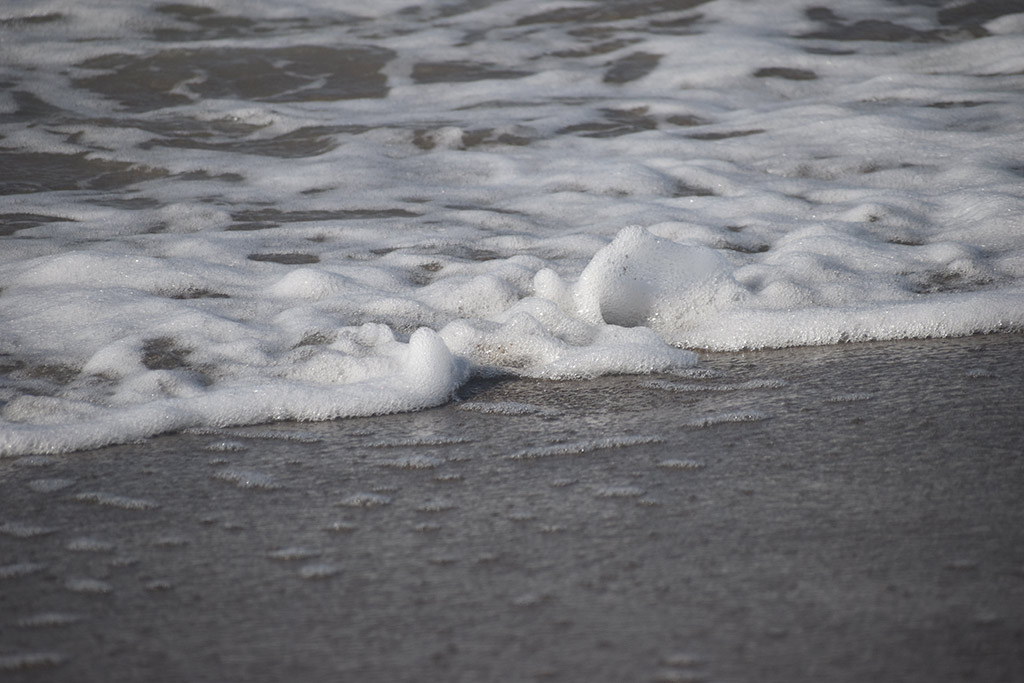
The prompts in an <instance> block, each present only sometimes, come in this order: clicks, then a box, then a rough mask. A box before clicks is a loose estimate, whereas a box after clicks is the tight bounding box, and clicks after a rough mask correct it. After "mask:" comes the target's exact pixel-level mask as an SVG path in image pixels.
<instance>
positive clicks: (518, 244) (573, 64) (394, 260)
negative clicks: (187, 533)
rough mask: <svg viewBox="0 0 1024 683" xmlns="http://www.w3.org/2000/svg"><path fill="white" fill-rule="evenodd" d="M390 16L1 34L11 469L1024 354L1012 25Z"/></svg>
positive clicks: (786, 0)
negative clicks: (800, 372) (433, 410)
mask: <svg viewBox="0 0 1024 683" xmlns="http://www.w3.org/2000/svg"><path fill="white" fill-rule="evenodd" d="M364 5H365V3H364V4H363V5H358V4H357V3H340V5H339V3H336V2H324V1H323V0H299V1H298V2H295V3H292V4H290V5H288V6H287V7H282V6H280V5H279V4H275V3H271V2H265V1H264V0H257V1H256V2H252V3H248V4H247V5H246V7H245V10H244V12H242V11H241V10H240V9H239V7H238V6H237V4H236V3H231V2H226V1H221V0H211V1H210V2H205V3H204V10H203V12H193V11H191V10H189V9H188V8H187V7H185V6H183V5H173V4H166V3H162V2H128V1H127V0H118V1H115V2H107V1H103V2H101V1H100V0H81V1H77V2H70V1H68V0H26V1H25V2H21V3H19V4H18V5H17V6H16V7H15V6H12V7H10V8H6V9H4V10H0V44H2V45H3V59H2V60H0V61H2V63H3V67H2V71H3V78H4V82H5V83H7V84H9V87H6V88H5V90H4V92H3V93H2V95H0V139H2V144H0V242H2V245H0V246H2V248H0V455H5V456H11V455H19V454H31V453H49V452H61V451H68V450H74V449H81V448H92V447H97V446H102V445H105V444H111V443H119V442H127V441H131V440H134V439H139V438H144V437H147V436H151V435H153V434H157V433H162V432H167V431H177V430H183V429H204V428H205V429H210V428H217V427H222V426H227V425H239V424H259V423H266V422H271V421H274V420H286V419H296V420H325V419H332V418H337V417H345V416H357V415H372V414H381V413H389V412H396V411H411V410H418V409H423V408H427V407H430V406H436V405H439V404H442V403H444V402H446V401H448V400H450V399H451V398H452V397H453V396H455V395H456V392H457V391H458V389H459V387H460V386H462V385H463V384H464V383H465V382H467V381H468V380H469V379H471V378H473V377H493V376H517V377H534V378H544V379H558V380H572V379H578V378H588V377H594V376H597V375H602V374H609V373H652V372H659V373H677V374H683V373H685V372H686V371H687V368H691V367H692V366H693V365H694V364H695V363H696V362H697V355H696V352H698V351H703V350H710V351H722V350H739V349H760V348H777V347H785V346H794V345H812V344H833V343H837V342H847V341H862V340H881V339H901V338H914V337H947V336H957V335H968V334H974V333H985V332H997V331H1020V330H1021V329H1022V328H1024V230H1021V227H1022V222H1021V216H1022V215H1024V212H1022V209H1024V189H1022V188H1024V183H1022V181H1021V179H1022V174H1024V172H1022V167H1021V161H1020V157H1021V150H1022V149H1024V122H1022V119H1021V117H1020V115H1019V114H1020V111H1021V107H1022V105H1024V101H1022V96H1021V89H1020V87H1019V85H1020V83H1019V81H1020V73H1021V72H1022V71H1024V57H1022V55H1024V33H1022V32H1021V30H1020V26H1021V22H1020V19H1019V14H1018V13H1014V12H1013V11H1012V9H1013V8H1010V7H1009V6H1008V5H1007V6H1006V7H1003V6H1002V5H1000V7H999V8H995V9H991V11H990V10H985V14H984V17H981V18H977V17H975V18H972V17H971V16H970V15H971V12H970V11H967V10H965V11H964V12H961V13H953V14H950V13H949V12H945V11H943V10H940V9H938V8H935V7H925V6H923V5H908V4H904V3H894V2H886V1H883V0H863V1H862V2H858V3H855V4H852V5H851V4H849V3H847V4H844V5H843V6H842V7H841V8H840V7H838V6H836V7H835V8H834V9H827V8H826V9H825V10H820V11H818V10H816V11H809V10H808V9H807V7H806V3H805V2H801V1H798V0H783V1H781V2H776V3H771V5H770V6H768V5H765V6H760V5H757V4H754V5H751V4H750V3H746V2H740V1H739V0H709V1H706V2H693V3H688V2H684V3H668V4H666V3H651V4H647V5H644V4H643V3H626V4H623V5H621V6H620V5H619V4H618V3H612V4H609V5H608V6H607V7H605V6H604V5H602V7H601V8H597V7H596V6H595V7H591V8H590V9H592V10H593V11H588V7H589V6H587V7H583V6H576V5H572V4H571V3H570V4H567V5H565V6H564V7H563V6H551V7H550V8H540V7H538V6H537V5H536V3H533V2H529V0H509V1H507V2H496V3H471V4H470V5H460V4H458V3H454V4H453V3H449V2H446V1H441V0H438V1H436V2H434V1H431V2H425V3H419V4H418V5H417V7H416V10H415V11H407V10H406V5H407V3H394V2H385V3H375V4H374V5H373V6H372V7H369V6H364ZM549 10H550V11H549ZM961 14H962V15H963V16H962V17H960V15H961ZM958 17H960V18H958ZM243 27H244V28H243ZM738 390H744V389H738Z"/></svg>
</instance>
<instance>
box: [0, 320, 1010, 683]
mask: <svg viewBox="0 0 1024 683" xmlns="http://www.w3.org/2000/svg"><path fill="white" fill-rule="evenodd" d="M1022 352H1024V336H1022V335H1016V334H1005V335H989V336H983V337H966V338H959V339H942V340H904V341H895V342H872V343H866V344H848V345H843V346H839V347H801V348H794V349H781V350H770V351H753V352H746V353H727V354H717V353H716V354H701V360H700V362H699V363H698V365H697V367H696V368H695V370H694V372H693V373H692V374H691V375H690V376H687V377H676V376H627V377H622V376H617V377H601V378H597V379H594V380H586V381H573V382H550V381H533V380H506V379H499V380H488V381H475V382H471V383H470V384H469V385H467V386H466V387H464V389H463V391H462V392H461V394H460V396H459V398H460V400H459V401H458V402H455V403H451V404H448V405H445V406H442V407H439V408H434V409H429V410H425V411H421V412H417V413H404V414H397V415H387V416H379V417H372V418H347V419H344V420H338V421H334V422H327V423H302V424H298V423H279V424H273V425H263V426H257V427H242V428H232V429H223V430H207V431H204V432H203V433H190V434H180V435H170V436H162V437H156V438H154V439H150V440H147V441H145V442H142V443H138V444H129V445H124V446H113V447H107V448H103V449H98V450H95V451H87V452H77V453H70V454H65V455H58V456H27V457H23V458H10V459H4V460H0V495H2V500H3V503H2V504H0V506H2V507H0V557H3V558H5V559H4V560H2V561H0V612H2V614H3V617H2V618H0V673H2V674H3V675H4V677H5V678H9V679H10V680H19V681H20V680H26V681H37V680H46V681H65V680H66V681H91V680H95V681H100V680H103V681H118V680H126V681H127V680H138V679H139V678H140V677H144V678H147V679H148V680H168V681H170V680H190V681H204V680H210V681H214V680H217V681H243V680H244V681H279V680H282V679H285V678H290V679H294V680H307V681H320V680H360V681H406V680H408V681H414V680H446V681H462V680H464V681H481V680H502V681H507V680H554V681H597V680H608V681H612V680H639V681H645V680H649V681H682V680H686V681H708V682H709V683H710V682H712V681H759V682H764V681H779V682H780V683H781V682H782V681H789V682H798V681H808V682H810V681H863V680H865V679H868V678H879V679H883V680H901V681H922V683H923V682H924V681H930V682H935V681H959V680H986V681H1013V680H1020V679H1021V678H1022V677H1024V642H1022V640H1021V633H1022V632H1024V618H1022V617H1021V616H1020V614H1019V610H1018V609H1017V608H1016V607H1017V606H1018V605H1020V604H1024V550H1022V549H1024V531H1022V530H1024V502H1022V501H1021V500H1020V491H1022V490H1024V453H1022V446H1021V444H1022V443H1024V424H1021V420H1020V416H1021V415H1022V414H1024V353H1022Z"/></svg>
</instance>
